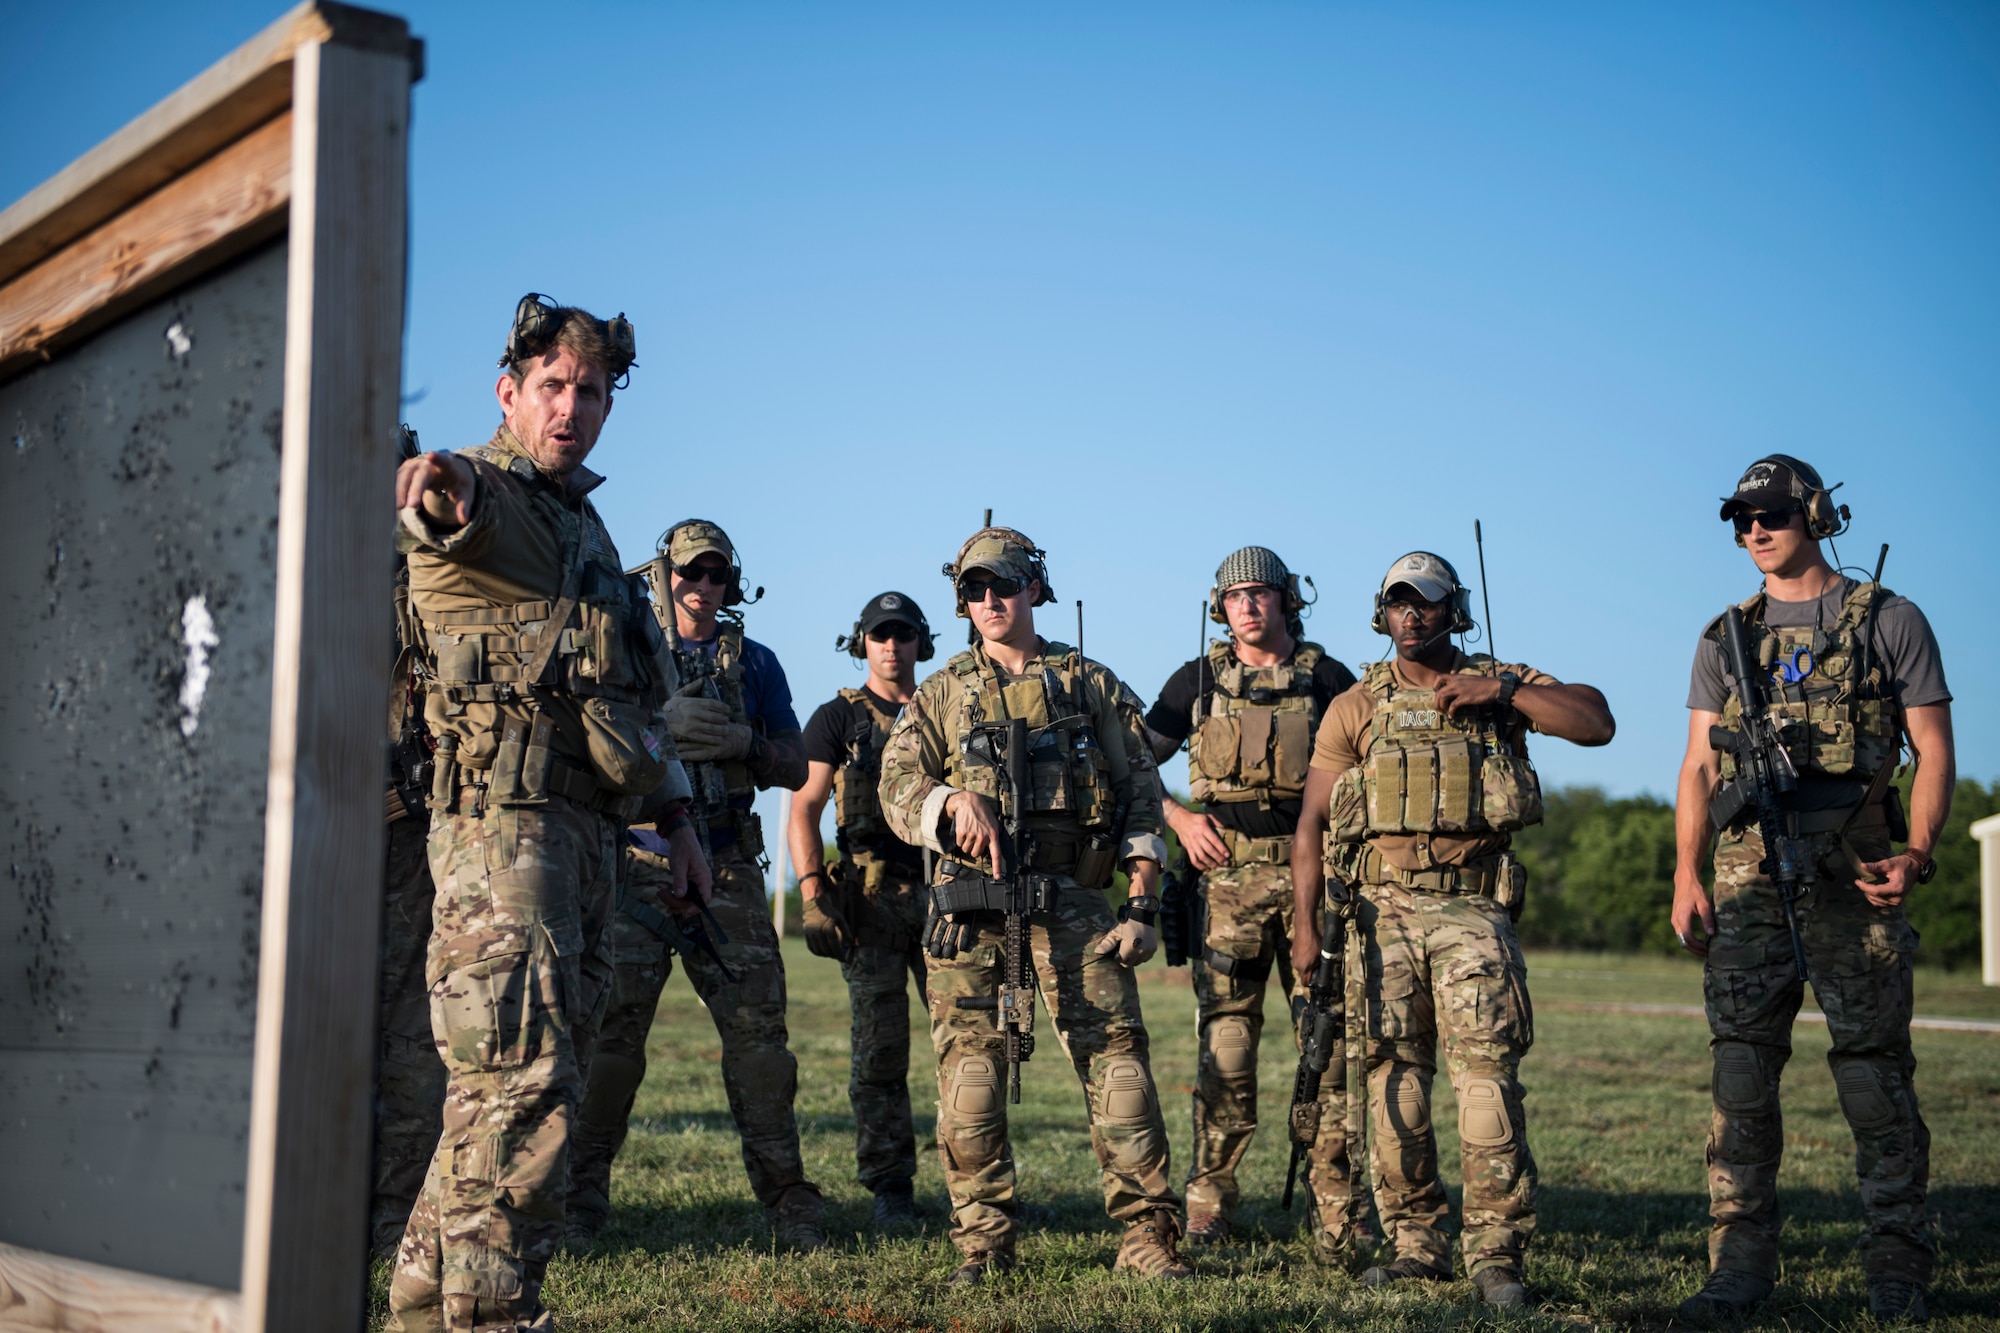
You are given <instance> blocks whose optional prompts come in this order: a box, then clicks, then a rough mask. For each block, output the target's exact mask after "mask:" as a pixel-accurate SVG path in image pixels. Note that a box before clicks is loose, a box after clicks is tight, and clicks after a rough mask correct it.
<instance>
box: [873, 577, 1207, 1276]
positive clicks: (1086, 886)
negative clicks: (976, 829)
mask: <svg viewBox="0 0 2000 1333" xmlns="http://www.w3.org/2000/svg"><path fill="white" fill-rule="evenodd" d="M968 545H970V544H968ZM1077 715H1082V716H1083V717H1084V718H1085V719H1086V720H1087V726H1088V731H1089V735H1088V736H1086V735H1085V734H1084V731H1085V728H1084V726H1083V725H1073V726H1070V727H1063V728H1056V729H1054V730H1053V732H1052V734H1054V735H1056V736H1057V738H1058V744H1056V745H1053V746H1049V747H1045V748H1043V749H1037V751H1036V752H1035V757H1034V762H1033V765H1032V767H1033V797H1032V799H1033V802H1034V806H1033V809H1032V810H1031V811H1030V812H1028V813H1027V814H1026V817H1025V821H1024V822H1025V824H1026V826H1027V827H1028V828H1029V829H1030V830H1031V831H1032V833H1033V837H1034V844H1033V845H1034V852H1033V855H1032V856H1031V858H1030V862H1029V866H1030V868H1031V869H1032V870H1034V871H1035V872H1036V873H1038V874H1044V875H1047V876H1048V877H1049V878H1050V879H1051V880H1052V881H1053V883H1054V885H1055V894H1056V901H1055V905H1054V907H1053V909H1052V910H1050V911H1048V912H1045V913H1041V914H1038V915H1037V916H1036V917H1035V918H1034V919H1033V922H1032V925H1031V928H1030V932H1029V933H1030V936H1031V944H1032V953H1033V958H1034V972H1035V976H1036V978H1037V981H1038V984H1039V988H1040V993H1041V996H1042V999H1043V1001H1044V1002H1045V1003H1046V1004H1047V1005H1048V1010H1049V1018H1050V1022H1051V1023H1052V1025H1053V1026H1054V1028H1055V1031H1056V1038H1057V1041H1058V1042H1059V1043H1060V1046H1061V1049H1062V1051H1063V1053H1064V1054H1065V1055H1067V1056H1068V1058H1069V1061H1070V1064H1071V1066H1072V1067H1073V1068H1074V1069H1075V1071H1076V1075H1077V1078H1078V1079H1079V1080H1080V1081H1081V1082H1082V1084H1083V1089H1084V1094H1085V1098H1086V1102H1087V1105H1088V1110H1089V1116H1090V1125H1091V1146H1092V1148H1093V1149H1094V1150H1095V1152H1096V1154H1097V1160H1098V1163H1099V1165H1100V1166H1101V1167H1102V1169H1103V1172H1104V1201H1105V1208H1106V1210H1107V1211H1108V1212H1109V1213H1110V1214H1111V1216H1112V1217H1114V1218H1117V1219H1119V1220H1120V1221H1124V1222H1127V1223H1128V1225H1130V1224H1136V1223H1138V1222H1139V1221H1140V1220H1141V1219H1146V1218H1153V1217H1156V1216H1158V1215H1159V1214H1161V1213H1162V1212H1164V1213H1165V1214H1167V1215H1169V1216H1171V1215H1173V1214H1176V1213H1177V1212H1178V1210H1179V1207H1180V1200H1179V1198H1178V1197H1176V1195H1175V1193H1174V1190H1173V1186H1172V1184H1171V1183H1170V1182H1169V1179H1168V1169H1169V1163H1168V1144H1167V1133H1166V1125H1165V1122H1164V1121H1163V1120H1162V1119H1161V1115H1160V1106H1159V1096H1158V1093H1157V1092H1156V1091H1155V1089H1154V1084H1153V1075H1152V1070H1151V1068H1150V1066H1149V1063H1148V1047H1147V1039H1146V1028H1145V1023H1144V1020H1143V1019H1142V1017H1141V1015H1140V1011H1139V988H1138V985H1137V983H1136V981H1135V979H1134V977H1133V974H1132V970H1131V969H1130V968H1128V967H1125V966H1122V965H1121V964H1120V963H1119V962H1118V960H1117V958H1116V956H1115V955H1113V954H1099V953H1097V952H1095V949H1096V946H1097V944H1098V942H1099V941H1100V940H1102V939H1103V938H1104V937H1105V936H1106V935H1107V934H1109V933H1111V932H1112V931H1113V930H1114V929H1115V928H1116V927H1117V922H1116V921H1115V920H1114V918H1113V914H1112V911H1111V908H1110V907H1109V906H1108V905H1107V904H1106V902H1105V898H1104V892H1103V888H1104V886H1105V885H1106V884H1107V883H1108V882H1109V879H1110V872H1111V867H1112V866H1113V865H1114V864H1116V863H1117V862H1119V861H1123V860H1125V859H1127V858H1131V857H1143V858H1146V859H1150V860H1153V861H1156V862H1157V861H1159V860H1161V859H1162V858H1163V857H1164V855H1165V851H1166V848H1165V844H1164V842H1163V840H1162V839H1161V837H1160V833H1159V830H1160V828H1161V822H1162V821H1161V817H1160V797H1159V788H1158V782H1157V778H1156V776H1155V772H1154V765H1153V757H1152V754H1151V752H1150V751H1149V750H1148V748H1147V746H1146V742H1145V739H1144V735H1143V731H1142V727H1141V723H1140V717H1139V707H1138V703H1137V700H1136V699H1134V698H1133V696H1132V694H1131V691H1129V690H1127V689H1126V688H1125V687H1124V686H1123V685H1121V684H1120V683H1119V681H1118V678H1117V677H1116V676H1114V675H1112V673H1111V672H1110V671H1109V670H1107V669H1106V668H1105V667H1103V666H1101V665H1099V664H1098V663H1095V662H1088V661H1085V660H1084V659H1083V658H1082V657H1081V655H1079V654H1077V653H1075V652H1073V650H1071V649H1070V648H1068V647H1066V646H1064V645H1063V644H1060V643H1049V642H1046V641H1044V643H1043V646H1042V651H1041V653H1040V654H1039V656H1038V657H1036V658H1035V659H1034V660H1032V661H1031V662H1030V663H1029V666H1028V670H1027V672H1026V674H1024V675H1022V676H1018V677H1010V676H1008V675H1006V674H1005V673H1004V672H1002V671H1000V670H999V669H998V668H997V667H996V666H995V665H994V664H993V662H992V660H991V659H990V658H989V657H988V656H987V655H986V652H985V649H984V647H983V645H982V646H980V647H975V648H973V649H972V650H971V651H969V652H964V653H960V654H958V655H957V656H956V657H954V658H952V659H951V661H950V662H949V663H948V664H947V665H946V666H945V668H944V669H943V670H941V671H937V672H934V673H932V674H931V676H929V677H928V678H927V679H926V680H925V681H924V682H923V684H922V685H921V686H919V687H918V690H917V695H916V698H915V699H913V700H912V701H911V702H910V703H908V704H906V705H905V706H904V708H903V715H902V717H901V718H900V719H898V721H897V723H896V726H895V729H894V730H893V731H892V732H891V733H890V737H889V742H888V745H887V747H886V748H885V750H884V751H883V755H882V784H881V789H880V795H881V801H882V808H883V811H884V813H885V814H886V816H887V817H888V821H889V825H890V828H891V829H892V830H893V831H894V832H895V833H896V835H897V836H898V837H900V838H902V839H903V840H904V841H905V842H908V843H911V844H915V845H923V846H928V847H930V848H931V849H932V850H934V851H938V852H942V853H945V854H946V856H947V858H949V857H950V856H952V855H955V854H956V848H954V847H949V846H947V845H945V844H944V843H943V842H941V841H940V839H941V837H948V836H949V834H948V831H946V832H942V833H941V827H940V821H941V820H942V819H943V817H944V813H943V812H944V805H945V802H946V800H947V799H948V798H949V797H950V796H951V795H952V794H953V792H955V791H960V790H973V791H979V792H980V793H981V794H982V795H984V796H986V797H987V798H988V799H989V800H992V801H993V803H994V805H995V808H996V810H998V809H999V808H1000V805H1001V802H1000V800H999V799H998V798H999V795H1000V791H999V787H998V785H997V775H996V770H994V769H993V768H992V767H990V765H984V764H982V762H981V761H980V760H978V759H971V760H970V761H969V760H968V747H967V744H966V742H967V741H968V739H969V737H970V734H971V727H972V725H973V724H974V723H976V722H979V721H982V720H1004V719H1006V718H1009V717H1023V718H1026V719H1027V721H1028V724H1029V725H1030V726H1031V727H1038V726H1042V725H1045V724H1048V723H1050V722H1053V721H1055V720H1056V719H1058V718H1064V717H1074V716H1077ZM1097 737H1103V738H1104V740H1103V741H1102V742H1101V743H1100V742H1099V741H1097V740H1096V738H1097ZM1114 807H1122V808H1123V809H1124V810H1125V819H1124V821H1123V823H1122V825H1119V826H1117V827H1113V816H1114V813H1115V812H1114ZM1001 813H1003V814H1004V813H1005V812H1004V811H1002V812H1001ZM945 827H946V829H947V830H948V825H947V826H945ZM1100 867H1101V869H1100ZM1077 872H1082V874H1083V878H1084V881H1085V882H1082V883H1080V882H1079V879H1078V873H1077ZM939 873H940V877H941V879H951V878H956V877H958V876H960V875H966V876H973V875H976V874H977V873H978V872H977V871H976V870H975V869H973V868H972V867H969V866H959V865H958V864H957V863H956V862H954V861H952V860H950V859H947V860H945V861H943V862H941V863H940V867H939ZM1003 940H1004V937H1003V933H1002V929H1001V919H1000V917H999V916H998V914H996V913H984V912H982V913H978V914H976V915H975V919H974V923H973V933H972V936H971V939H970V941H969V943H968V944H967V946H966V947H963V948H961V949H959V951H958V953H957V955H956V957H953V958H949V959H944V958H937V957H932V958H931V959H930V977H929V992H930V1012H931V1041H932V1044H933V1046H934V1047H935V1048H936V1051H937V1061H938V1120H937V1127H938V1129H937V1132H938V1153H939V1157H940V1158H941V1160H942V1162H943V1165H944V1172H945V1184H946V1187H947V1188H948V1189H949V1190H950V1192H951V1200H952V1208H953V1227H952V1232H951V1237H952V1241H953V1243H954V1244H956V1245H957V1246H958V1248H959V1249H960V1250H961V1251H962V1252H964V1253H965V1254H966V1255H967V1256H969V1257H977V1256H981V1255H995V1256H1001V1257H1003V1258H1004V1257H1011V1254H1012V1251H1013V1244H1014V1231H1015V1192H1014V1158H1013V1151H1012V1148H1011V1145H1010V1143H1009V1140H1008V1132H1007V1112H1006V1104H1005V1101H1004V1097H1005V1091H1004V1075H1005V1057H1004V1049H1005V1042H1004V1040H1003V1038H1002V1034H1001V1031H1000V1027H999V1023H998V1019H997V1016H996V1015H995V1013H994V1011H992V1010H991V1009H966V1008H961V1007H959V1005H958V1004H957V1001H958V1000H959V999H960V998H961V997H964V998H990V997H992V996H993V995H994V994H995V993H996V990H997V987H998V984H999V981H1000V968H1001V961H1002V948H1003Z"/></svg>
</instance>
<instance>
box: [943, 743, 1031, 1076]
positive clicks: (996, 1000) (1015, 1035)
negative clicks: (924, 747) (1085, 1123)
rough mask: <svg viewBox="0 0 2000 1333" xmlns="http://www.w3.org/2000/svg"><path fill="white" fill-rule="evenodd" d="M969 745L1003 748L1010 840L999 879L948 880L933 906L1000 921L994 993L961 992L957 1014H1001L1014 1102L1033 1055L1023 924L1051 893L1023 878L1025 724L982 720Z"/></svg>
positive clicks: (953, 866) (1027, 784)
mask: <svg viewBox="0 0 2000 1333" xmlns="http://www.w3.org/2000/svg"><path fill="white" fill-rule="evenodd" d="M972 740H973V741H974V742H975V743H976V742H979V741H984V742H985V744H986V747H987V748H988V750H989V752H990V749H991V746H992V745H993V744H994V743H995V742H998V743H999V744H1000V745H1002V746H1003V747H1004V752H1003V753H1002V754H1001V755H1000V756H999V760H1000V763H999V768H1000V771H1001V774H1002V776H1003V777H1004V779H1005V781H1006V787H1007V808H1006V810H1005V811H1004V818H1003V820H1002V823H1003V824H1004V826H1005V830H1006V835H1007V836H1006V840H1005V841H1004V842H1003V843H1002V844H1001V845H1000V856H999V861H1000V875H999V878H997V879H984V878H980V879H975V880H971V881H970V882H968V881H966V880H948V881H946V882H945V883H943V884H940V885H938V886H937V888H936V889H935V890H934V891H933V893H934V896H933V903H934V904H935V907H936V910H937V911H938V912H939V914H940V915H942V914H944V913H948V912H956V911H978V910H987V911H993V910H998V911H999V912H1001V913H1002V914H1003V915H1004V917H1005V926H1004V932H1005V934H1004V943H1003V944H1002V953H1001V961H1000V986H999V990H998V992H997V993H996V994H994V995H990V996H987V995H962V996H960V997H959V998H958V1001H957V1005H958V1007H959V1008H960V1009H974V1010H992V1011H994V1012H995V1013H996V1014H997V1015H998V1018H999V1022H1000V1030H1001V1033H1002V1035H1003V1036H1004V1038H1005V1040H1006V1055H1007V1101H1008V1102H1009V1103H1010V1104H1012V1105H1019V1103H1020V1101H1021V1066H1022V1065H1023V1064H1025V1063H1026V1062H1027V1061H1028V1059H1029V1058H1030V1057H1031V1056H1033V1055H1034V1053H1035V977H1034V959H1033V957H1032V954H1031V951H1030V941H1029V938H1028V926H1029V921H1030V919H1031V918H1032V916H1033V915H1034V913H1036V912H1046V911H1048V910H1049V908H1050V907H1051V906H1052V905H1053V900H1054V897H1055V895H1054V892H1053V883H1052V881H1051V880H1050V878H1049V877H1048V876H1046V875H1031V874H1029V873H1028V833H1027V827H1026V825H1027V811H1028V806H1029V802H1030V798H1029V792H1030V789H1031V785H1032V777H1031V774H1030V771H1029V757H1028V752H1029V732H1028V723H1027V720H1026V719H1025V718H1018V717H1017V718H1010V719H1009V720H1007V721H1005V722H987V723H981V724H980V725H978V726H976V727H974V728H973V736H972ZM960 868H961V867H960V866H959V865H958V863H956V862H952V861H947V862H946V863H945V869H946V871H947V872H950V871H953V870H957V869H960Z"/></svg>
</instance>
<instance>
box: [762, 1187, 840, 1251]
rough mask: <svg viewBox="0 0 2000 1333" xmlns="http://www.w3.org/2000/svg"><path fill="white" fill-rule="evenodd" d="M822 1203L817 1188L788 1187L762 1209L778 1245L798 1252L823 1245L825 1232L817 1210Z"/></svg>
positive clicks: (824, 1243) (812, 1249)
mask: <svg viewBox="0 0 2000 1333" xmlns="http://www.w3.org/2000/svg"><path fill="white" fill-rule="evenodd" d="M824 1207H825V1204H824V1202H823V1201H822V1200H821V1199H820V1196H819V1192H818V1191H817V1190H811V1189H793V1190H787V1191H786V1192H785V1193H784V1195H783V1196H782V1197H780V1199H779V1200H778V1202H777V1203H776V1204H775V1205H773V1206H772V1207H770V1208H768V1209H766V1210H765V1214H766V1216H768V1217H769V1218H770V1221H771V1233H772V1234H773V1235H774V1236H776V1237H777V1239H778V1248H779V1249H781V1250H791V1251H794V1252H796V1253H799V1254H810V1253H811V1252H812V1251H814V1250H823V1249H825V1248H826V1232H825V1231H824V1230H823V1229H821V1227H820V1212H821V1210H822V1209H823V1208H824Z"/></svg>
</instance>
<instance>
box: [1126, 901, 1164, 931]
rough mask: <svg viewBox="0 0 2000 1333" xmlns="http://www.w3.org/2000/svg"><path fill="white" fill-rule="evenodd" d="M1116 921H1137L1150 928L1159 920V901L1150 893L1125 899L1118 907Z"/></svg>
mask: <svg viewBox="0 0 2000 1333" xmlns="http://www.w3.org/2000/svg"><path fill="white" fill-rule="evenodd" d="M1118 919H1119V920H1120V921H1137V922H1138V923H1139V924H1140V925H1142V926H1150V925H1152V924H1153V923H1154V922H1156V921H1158V920H1159V919H1160V900H1159V899H1158V898H1157V897H1155V896H1154V895H1152V894H1150V893H1142V894H1140V895H1139V896H1138V897H1136V898H1127V899H1126V900H1125V901H1124V902H1122V903H1120V904H1119V905H1118Z"/></svg>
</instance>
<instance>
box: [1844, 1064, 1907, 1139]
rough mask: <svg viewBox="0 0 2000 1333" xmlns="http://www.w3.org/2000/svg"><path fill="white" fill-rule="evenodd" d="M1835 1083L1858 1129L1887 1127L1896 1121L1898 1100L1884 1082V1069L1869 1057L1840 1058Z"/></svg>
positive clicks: (1846, 1110)
mask: <svg viewBox="0 0 2000 1333" xmlns="http://www.w3.org/2000/svg"><path fill="white" fill-rule="evenodd" d="M1833 1086H1834V1087H1835V1088H1836V1089H1837V1090H1838V1091H1839V1093H1840V1113H1841V1114H1842V1115H1844V1116H1846V1117H1847V1123H1848V1124H1850V1125H1852V1126H1853V1127H1854V1128H1856V1129H1886V1128H1888V1127H1889V1126H1890V1125H1893V1124H1895V1123H1896V1102H1895V1099H1894V1098H1893V1097H1891V1096H1890V1095H1889V1089H1888V1088H1887V1087H1886V1086H1885V1085H1884V1083H1883V1079H1882V1071H1881V1070H1879V1069H1877V1068H1876V1067H1875V1066H1874V1065H1873V1064H1871V1063H1869V1062H1868V1061H1867V1060H1865V1059H1855V1058H1850V1059H1846V1060H1837V1061H1835V1062H1834V1067H1833Z"/></svg>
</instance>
